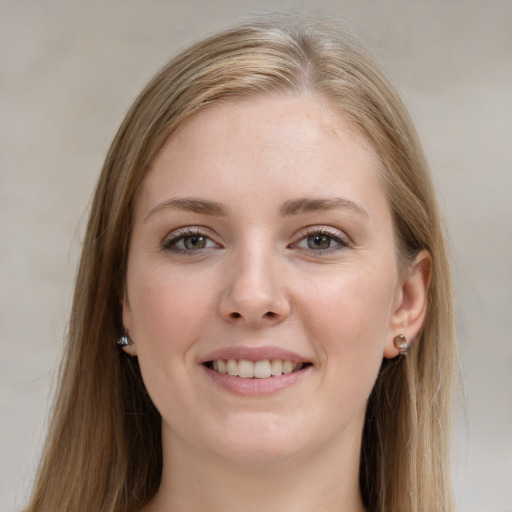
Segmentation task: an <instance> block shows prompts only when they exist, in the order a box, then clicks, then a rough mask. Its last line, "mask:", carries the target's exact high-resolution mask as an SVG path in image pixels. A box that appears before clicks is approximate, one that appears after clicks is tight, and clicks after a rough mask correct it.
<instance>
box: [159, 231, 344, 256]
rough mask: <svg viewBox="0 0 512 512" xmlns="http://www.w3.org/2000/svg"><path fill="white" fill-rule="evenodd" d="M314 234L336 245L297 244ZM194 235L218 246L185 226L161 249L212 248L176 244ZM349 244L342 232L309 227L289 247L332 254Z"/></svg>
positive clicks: (183, 251) (191, 251) (181, 251)
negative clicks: (322, 246)
mask: <svg viewBox="0 0 512 512" xmlns="http://www.w3.org/2000/svg"><path fill="white" fill-rule="evenodd" d="M315 236H323V237H327V238H328V239H329V245H330V243H331V242H335V243H336V245H335V246H334V247H328V248H326V249H319V250H316V249H312V248H311V247H300V246H299V244H300V243H301V242H304V241H305V243H306V244H307V243H308V239H310V238H313V237H315ZM194 237H200V238H203V239H205V241H206V244H209V243H210V244H211V243H213V244H215V245H217V247H219V246H218V244H216V242H214V241H213V240H212V239H211V237H210V236H209V235H208V234H207V233H206V232H205V231H203V230H201V229H198V228H193V227H187V228H183V229H179V230H177V231H175V232H173V233H172V238H170V239H166V240H164V242H163V243H162V247H163V249H165V250H167V251H169V252H173V253H175V254H184V255H187V256H191V255H194V254H198V253H199V252H201V251H203V250H206V249H212V248H214V247H212V246H211V245H210V247H199V248H197V249H186V248H183V249H182V248H180V247H177V244H178V243H179V242H182V241H183V242H185V240H190V239H192V238H194ZM349 245H350V242H349V240H348V238H347V237H346V236H343V235H342V234H340V232H338V231H336V232H333V231H331V230H330V229H327V228H321V227H309V228H307V229H306V230H305V231H303V232H302V233H301V234H300V238H299V240H298V241H297V242H294V243H292V244H290V245H289V247H291V248H297V249H299V250H301V251H308V252H311V253H314V254H318V255H327V254H332V253H333V252H337V251H340V250H343V249H345V248H347V247H349Z"/></svg>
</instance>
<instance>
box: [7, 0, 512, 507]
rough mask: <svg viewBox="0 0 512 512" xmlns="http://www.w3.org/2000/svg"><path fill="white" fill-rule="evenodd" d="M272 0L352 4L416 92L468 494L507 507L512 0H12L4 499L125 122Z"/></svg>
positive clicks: (413, 100) (21, 479) (31, 434)
mask: <svg viewBox="0 0 512 512" xmlns="http://www.w3.org/2000/svg"><path fill="white" fill-rule="evenodd" d="M269 9H271V10H280V11H290V10H291V11H294V12H308V13H313V14H330V15H334V16H338V17H343V18H345V19H347V20H349V21H350V22H352V23H353V24H354V25H355V26H356V27H358V28H359V29H360V30H361V32H362V33H363V34H364V35H365V39H366V40H367V41H368V42H369V43H370V45H371V47H373V49H374V50H375V53H376V54H377V57H378V58H379V59H380V60H381V62H382V63H383V65H384V67H385V68H386V69H387V71H388V74H389V75H390V76H391V77H392V79H393V81H394V83H395V84H396V85H397V87H398V88H399V90H400V91H401V93H402V94H403V96H404V97H405V99H406V102H407V104H408V106H409V108H410V110H411V113H412V115H413V117H414V119H415V121H416V123H417V126H418V129H419V131H420V134H421V135H422V138H423V140H424V143H425V146H426V150H427V153H428V155H429V157H430V160H431V163H432V167H433V169H434V173H435V179H436V183H437V186H438V190H439V194H440V199H441V204H442V208H443V211H444V213H445V216H446V218H447V223H448V228H449V232H450V238H451V248H452V253H453V260H454V273H455V282H456V289H457V296H458V305H457V308H458V312H459V316H458V333H459V337H460V345H461V355H462V358H461V359H462V367H463V371H464V376H465V386H466V398H465V399H464V392H463V390H462V388H461V390H460V393H459V397H458V400H457V410H456V421H455V443H454V476H455V483H456V493H457V500H458V510H460V511H461V512H481V511H484V510H485V511H486V512H494V511H496V512H498V511H500V512H501V511H505V512H510V511H512V371H511V370H512V344H511V340H510V333H511V332H512V321H511V318H512V277H511V276H512V272H511V270H510V267H511V264H512V206H511V205H512V200H511V195H512V150H511V146H512V97H511V85H512V64H511V53H512V2H511V1H510V0H503V1H500V0H486V1H484V0H468V1H450V0H434V1H426V0H425V1H423V2H419V1H407V0H390V1H379V2H378V1H370V0H359V1H358V0H337V1H334V0H332V1H328V0H315V1H313V0H311V1H309V2H300V1H297V2H294V1H291V0H289V1H286V0H275V1H272V2H269V1H246V2H244V1H240V0H238V1H237V0H224V1H206V0H203V1H200V0H191V1H188V2H187V1H180V2H178V1H164V0H145V1H144V0H103V1H98V0H92V1H91V0H90V1H87V2H86V1H83V2H80V1H76V0H28V1H27V0H17V1H16V0H11V1H7V0H3V1H1V0H0V344H1V345H0V510H2V511H11V510H18V509H19V508H20V507H21V506H22V504H23V503H25V501H26V497H27V494H28V490H29V488H30V485H31V481H32V479H33V475H34V470H35V464H36V461H37V459H38V454H39V452H40V449H41V444H42V440H43V439H44V431H45V428H46V427H45V421H46V418H47V411H48V404H49V401H50V399H51V393H52V389H53V386H54V383H55V375H56V371H57V366H58V361H59V357H60V353H61V349H62V343H63V341H62V340H63V338H64V333H65V329H66V322H67V316H68V313H69V309H70V298H71V290H72V282H73V276H74V271H75V265H76V260H77V257H78V253H79V248H80V240H81V236H82V233H83V229H84V224H85V219H86V217H85V215H84V211H86V209H87V206H88V201H89V198H90V195H91V192H92V189H93V186H94V183H95V180H96V178H97V176H98V173H99V170H100V167H101V164H102V160H103V158H104V155H105V153H106V151H107V148H108V145H109V144H110V141H111V139H112V138H113V135H114V132H115V130H116V129H117V126H118V125H119V123H120V121H121V119H122V118H123V115H124V113H125V112H126V110H127V108H128V107H129V105H130V103H131V102H132V101H133V99H134V98H135V96H136V94H137V93H138V92H139V90H140V89H141V88H142V87H143V85H144V84H145V83H146V82H147V80H148V79H149V78H150V76H152V74H153V73H154V72H156V70H157V69H158V68H159V67H160V66H161V65H163V64H164V63H165V62H166V61H167V60H168V58H169V57H170V56H172V55H173V54H175V53H176V52H177V51H178V50H179V49H181V48H183V47H185V46H186V45H187V44H188V43H190V42H191V41H193V40H196V39H197V38H198V37H200V36H202V35H204V34H206V33H210V32H214V31H216V30H217V29H219V28H223V27H226V26H228V25H230V24H232V23H233V22H234V21H236V20H238V19H240V16H241V15H244V14H248V13H251V12H252V13H255V12H262V11H265V10H269ZM433 512H434V511H433Z"/></svg>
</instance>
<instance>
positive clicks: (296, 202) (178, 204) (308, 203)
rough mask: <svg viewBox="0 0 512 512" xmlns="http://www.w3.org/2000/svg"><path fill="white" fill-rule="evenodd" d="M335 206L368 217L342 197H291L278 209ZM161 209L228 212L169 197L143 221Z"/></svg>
mask: <svg viewBox="0 0 512 512" xmlns="http://www.w3.org/2000/svg"><path fill="white" fill-rule="evenodd" d="M336 208H348V209H350V210H352V211H354V212H356V213H358V214H360V215H363V216H365V217H368V213H367V212H366V210H365V209H364V208H363V207H362V206H360V205H359V204H357V203H355V202H354V201H351V200H350V199H343V198H341V197H335V198H329V199H310V198H302V199H292V200H290V201H286V202H285V203H283V205H282V206H281V208H280V209H279V211H280V214H281V215H282V216H283V217H288V216H291V215H298V214H300V213H307V212H315V211H322V210H334V209H336ZM162 210H182V211H185V212H191V213H198V214H202V215H215V216H218V217H227V216H228V214H229V210H228V209H227V208H226V207H225V206H224V205H223V204H221V203H217V202H215V201H209V200H208V199H199V198H196V197H171V198H170V199H166V200H165V201H163V202H161V203H159V204H157V205H156V206H155V207H154V208H152V209H151V210H150V211H149V213H148V214H147V215H146V217H145V218H144V222H146V221H147V220H148V219H149V218H150V217H152V216H153V215H155V214H156V213H158V212H160V211H162Z"/></svg>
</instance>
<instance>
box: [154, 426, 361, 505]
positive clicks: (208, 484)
mask: <svg viewBox="0 0 512 512" xmlns="http://www.w3.org/2000/svg"><path fill="white" fill-rule="evenodd" d="M166 438H167V436H166V435H165V434H164V436H163V445H164V466H163V472H162V482H161V485H160V489H159V491H158V493H157V495H156V496H155V498H154V499H153V500H152V501H151V502H150V503H149V505H148V506H147V507H146V508H145V509H144V512H191V511H193V512H199V511H208V512H220V511H222V512H234V511H237V512H238V511H239V510H241V509H243V510H244V511H246V512H260V511H261V510H265V511H266V512H282V511H283V510H293V511H294V512H313V511H315V512H317V511H318V510H322V512H363V511H364V507H363V504H362V501H361V495H360V491H359V455H360V446H361V439H360V435H359V436H357V439H351V440H350V441H351V442H350V443H347V442H344V443H341V444H342V446H339V447H333V446H332V444H331V445H329V446H328V447H325V448H324V449H320V450H316V451H315V453H314V454H308V455H301V456H292V457H290V458H289V459H287V460H284V461H279V462H273V463H270V464H264V463H261V462H259V463H258V464H252V465H251V464H247V463H233V461H225V460H222V459H220V458H219V457H217V456H211V455H206V456H205V454H204V453H197V451H196V450H194V449H191V448H189V449H183V444H180V443H173V442H169V439H166ZM171 453H172V457H171Z"/></svg>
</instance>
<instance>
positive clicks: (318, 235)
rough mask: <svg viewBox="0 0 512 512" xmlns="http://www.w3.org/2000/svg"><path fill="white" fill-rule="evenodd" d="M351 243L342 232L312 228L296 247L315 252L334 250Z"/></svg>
mask: <svg viewBox="0 0 512 512" xmlns="http://www.w3.org/2000/svg"><path fill="white" fill-rule="evenodd" d="M348 245H349V242H348V240H347V239H346V238H345V237H344V235H342V234H341V233H333V232H331V231H330V230H326V229H315V230H310V231H308V232H307V233H306V236H304V237H303V238H301V239H300V240H299V241H298V242H297V243H296V244H295V247H298V248H299V249H307V250H310V251H315V252H332V251H336V250H341V249H343V248H345V247H347V246H348Z"/></svg>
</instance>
